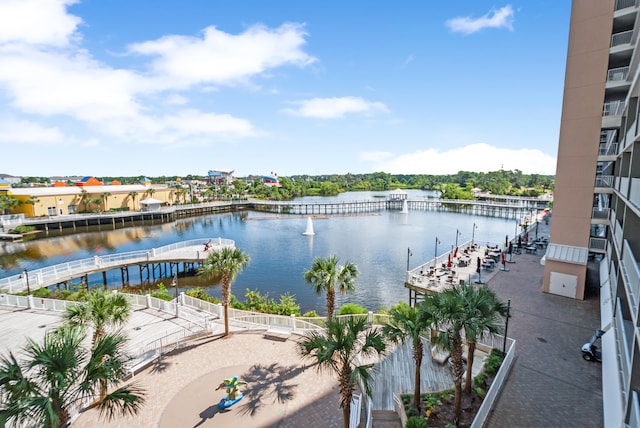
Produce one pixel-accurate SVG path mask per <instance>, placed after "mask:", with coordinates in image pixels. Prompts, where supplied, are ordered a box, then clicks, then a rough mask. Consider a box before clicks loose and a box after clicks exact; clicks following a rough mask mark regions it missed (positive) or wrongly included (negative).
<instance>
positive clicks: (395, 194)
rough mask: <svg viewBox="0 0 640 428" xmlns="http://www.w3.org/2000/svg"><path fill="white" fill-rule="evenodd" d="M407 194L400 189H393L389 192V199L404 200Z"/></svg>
mask: <svg viewBox="0 0 640 428" xmlns="http://www.w3.org/2000/svg"><path fill="white" fill-rule="evenodd" d="M408 196H409V194H408V193H407V192H405V191H404V190H402V189H395V190H392V191H391V192H389V200H390V201H405V200H407V197H408Z"/></svg>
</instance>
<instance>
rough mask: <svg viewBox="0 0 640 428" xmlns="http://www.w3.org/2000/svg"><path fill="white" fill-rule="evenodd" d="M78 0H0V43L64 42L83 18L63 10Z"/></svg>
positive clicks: (50, 43)
mask: <svg viewBox="0 0 640 428" xmlns="http://www.w3.org/2000/svg"><path fill="white" fill-rule="evenodd" d="M76 2H77V0H2V1H0V44H2V43H15V42H18V43H28V44H36V45H50V46H64V45H67V44H68V43H69V41H70V39H71V38H72V36H73V35H74V33H75V31H76V28H77V26H78V25H79V24H80V23H81V22H82V19H80V18H79V17H77V16H73V15H69V14H67V13H66V8H67V6H69V5H71V4H74V3H76Z"/></svg>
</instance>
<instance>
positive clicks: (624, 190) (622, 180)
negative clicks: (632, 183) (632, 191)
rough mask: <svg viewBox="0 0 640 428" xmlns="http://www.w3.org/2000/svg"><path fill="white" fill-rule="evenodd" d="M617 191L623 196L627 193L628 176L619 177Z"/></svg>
mask: <svg viewBox="0 0 640 428" xmlns="http://www.w3.org/2000/svg"><path fill="white" fill-rule="evenodd" d="M618 191H619V192H620V194H621V195H622V196H624V197H625V198H626V197H627V196H628V195H629V177H620V187H619V188H618Z"/></svg>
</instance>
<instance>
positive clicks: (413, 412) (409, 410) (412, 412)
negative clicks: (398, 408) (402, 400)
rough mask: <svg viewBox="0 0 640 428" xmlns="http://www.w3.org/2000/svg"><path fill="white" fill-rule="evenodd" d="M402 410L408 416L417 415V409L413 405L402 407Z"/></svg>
mask: <svg viewBox="0 0 640 428" xmlns="http://www.w3.org/2000/svg"><path fill="white" fill-rule="evenodd" d="M404 411H405V413H406V414H407V417H408V418H410V417H412V416H418V415H419V413H418V409H416V408H415V407H414V406H408V407H406V408H405V409H404Z"/></svg>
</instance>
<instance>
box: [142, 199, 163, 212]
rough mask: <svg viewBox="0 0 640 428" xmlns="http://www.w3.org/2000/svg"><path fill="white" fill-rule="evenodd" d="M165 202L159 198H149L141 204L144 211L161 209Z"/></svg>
mask: <svg viewBox="0 0 640 428" xmlns="http://www.w3.org/2000/svg"><path fill="white" fill-rule="evenodd" d="M163 203H164V202H163V201H161V200H159V199H154V198H147V199H143V200H141V201H140V205H141V206H142V211H159V210H160V206H161V205H162V204H163Z"/></svg>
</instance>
